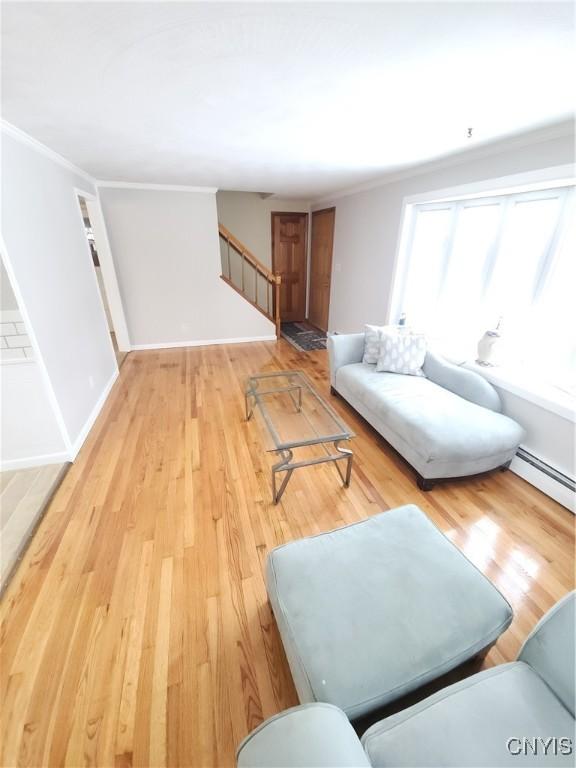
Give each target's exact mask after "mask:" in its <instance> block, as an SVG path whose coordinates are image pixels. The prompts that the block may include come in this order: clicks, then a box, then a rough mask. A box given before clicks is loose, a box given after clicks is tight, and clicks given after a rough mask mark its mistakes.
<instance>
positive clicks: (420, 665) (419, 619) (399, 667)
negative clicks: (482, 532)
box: [267, 504, 512, 718]
mask: <svg viewBox="0 0 576 768" xmlns="http://www.w3.org/2000/svg"><path fill="white" fill-rule="evenodd" d="M267 588H268V595H269V598H270V603H271V605H272V608H273V610H274V615H275V617H276V621H277V623H278V628H279V630H280V634H281V636H282V642H283V644H284V648H285V650H286V656H287V658H288V662H289V664H290V668H291V671H292V676H293V678H294V683H295V685H296V690H297V691H298V696H299V698H300V701H301V702H309V701H326V702H330V703H332V704H336V705H337V706H339V707H340V708H341V709H343V710H344V711H345V712H346V714H347V715H348V716H349V717H351V718H354V717H359V716H360V715H363V714H365V713H366V712H369V711H371V710H373V709H376V708H378V707H379V706H381V705H383V704H386V703H387V702H389V701H392V700H394V699H396V698H399V697H400V696H402V695H403V694H405V693H407V692H409V691H411V690H413V689H415V688H417V687H419V686H420V685H423V684H424V683H426V682H427V681H429V680H431V679H434V678H436V677H439V676H440V675H442V674H443V673H444V672H447V671H448V670H450V669H453V668H454V667H456V666H457V665H458V664H460V663H462V662H463V661H465V660H466V659H468V658H470V657H471V656H474V655H475V654H476V653H478V652H479V651H480V650H481V649H483V648H484V647H486V646H487V645H490V644H491V643H492V642H494V640H496V638H497V637H498V636H499V635H500V634H501V633H502V632H503V631H504V630H505V629H506V628H507V626H508V625H509V623H510V621H511V618H512V611H511V609H510V606H509V605H508V603H507V602H506V600H505V599H504V598H503V597H502V595H501V594H500V593H499V592H498V590H497V589H495V587H494V586H493V585H492V584H491V583H490V582H489V581H488V579H486V578H485V577H484V576H483V575H482V574H481V573H480V572H479V571H478V570H477V569H476V568H475V567H474V566H473V565H472V563H470V562H469V560H467V559H466V557H464V555H463V554H462V553H461V552H460V551H459V550H458V549H457V548H456V547H455V546H454V545H453V544H452V543H451V542H450V541H449V540H448V539H447V538H446V537H445V536H443V534H442V533H441V532H440V531H439V530H438V529H437V528H436V526H434V525H433V524H432V523H431V522H430V520H429V519H428V518H427V517H426V515H425V514H424V513H423V512H421V511H420V510H419V509H418V507H416V506H414V505H413V504H410V505H407V506H404V507H400V508H398V509H394V510H390V511H388V512H383V513H381V514H379V515H375V516H374V517H371V518H368V519H367V520H363V521H362V522H359V523H355V524H353V525H349V526H346V527H345V528H340V529H338V530H335V531H331V532H329V533H323V534H320V535H318V536H313V537H310V538H306V539H301V540H298V541H293V542H290V543H289V544H285V545H284V546H281V547H277V548H276V549H274V550H272V552H271V553H270V555H269V557H268V562H267Z"/></svg>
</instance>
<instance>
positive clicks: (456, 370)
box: [422, 351, 502, 413]
mask: <svg viewBox="0 0 576 768" xmlns="http://www.w3.org/2000/svg"><path fill="white" fill-rule="evenodd" d="M422 370H423V371H424V374H425V375H426V377H427V378H428V379H430V381H433V382H434V383H435V384H438V385H439V386H440V387H444V389H448V390H449V391H450V392H454V394H455V395H459V396H460V397H463V398H464V399H465V400H469V401H470V402H471V403H476V405H481V406H483V407H484V408H489V409H490V410H491V411H496V412H497V413H499V412H500V411H501V410H502V404H501V402H500V396H499V395H498V392H496V390H495V389H494V387H493V386H492V384H490V382H488V381H486V379H485V378H483V377H482V376H480V374H479V373H475V372H474V371H469V370H468V369H467V368H461V367H460V366H459V365H454V364H453V363H449V362H448V361H447V360H445V359H444V358H443V357H440V355H435V354H434V353H433V352H430V351H428V352H426V358H425V360H424V365H423V366H422Z"/></svg>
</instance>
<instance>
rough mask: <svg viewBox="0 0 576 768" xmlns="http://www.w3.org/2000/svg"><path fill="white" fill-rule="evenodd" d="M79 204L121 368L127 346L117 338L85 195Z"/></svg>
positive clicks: (109, 329) (79, 198)
mask: <svg viewBox="0 0 576 768" xmlns="http://www.w3.org/2000/svg"><path fill="white" fill-rule="evenodd" d="M78 204H79V206H80V212H81V215H82V221H83V223H84V231H85V233H86V239H87V240H88V247H89V248H90V255H91V257H92V263H93V265H94V271H95V273H96V280H97V282H98V290H99V292H100V298H101V299H102V304H103V306H104V312H105V314H106V323H107V326H108V332H109V334H110V339H111V341H112V346H113V347H114V354H115V355H116V363H117V365H118V367H119V368H120V366H121V365H122V363H123V362H124V359H125V358H126V354H127V352H126V351H125V349H123V348H121V347H124V346H125V345H124V344H122V345H121V346H120V345H119V344H118V338H117V336H116V330H115V327H114V320H113V317H112V312H111V309H110V300H109V297H108V293H107V290H106V283H105V280H104V276H103V274H102V266H101V264H100V254H99V250H98V248H97V246H96V238H95V234H94V227H93V222H92V220H91V216H90V208H89V201H88V200H87V199H86V198H85V197H84V196H83V195H81V194H79V195H78Z"/></svg>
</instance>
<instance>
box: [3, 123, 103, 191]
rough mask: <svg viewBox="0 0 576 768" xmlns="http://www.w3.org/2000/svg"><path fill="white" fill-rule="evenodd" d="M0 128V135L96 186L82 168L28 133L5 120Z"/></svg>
mask: <svg viewBox="0 0 576 768" xmlns="http://www.w3.org/2000/svg"><path fill="white" fill-rule="evenodd" d="M0 128H1V130H2V133H5V134H7V135H8V136H11V137H12V138H13V139H16V141H19V142H20V143H21V144H26V145H27V146H28V147H30V148H31V149H33V150H35V151H36V152H38V153H39V154H41V155H44V156H45V157H47V158H48V159H49V160H52V161H53V162H55V163H57V164H58V165H61V166H62V167H63V168H66V170H68V171H72V173H75V174H76V175H77V176H80V177H81V178H83V179H85V180H86V181H89V182H90V184H93V185H95V184H96V179H95V178H94V177H93V176H90V174H89V173H87V172H86V171H84V170H82V168H78V166H77V165H74V163H72V162H70V160H67V159H66V158H65V157H63V156H62V155H60V154H58V152H56V151H55V150H53V149H50V147H47V146H46V144H42V142H41V141H38V139H35V138H34V137H33V136H30V135H29V134H28V133H25V132H24V131H23V130H21V129H20V128H17V127H16V126H15V125H12V123H9V122H8V121H7V120H0Z"/></svg>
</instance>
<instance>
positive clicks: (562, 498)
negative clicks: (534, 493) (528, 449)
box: [510, 456, 576, 514]
mask: <svg viewBox="0 0 576 768" xmlns="http://www.w3.org/2000/svg"><path fill="white" fill-rule="evenodd" d="M510 469H511V470H512V472H514V473H515V474H516V475H519V476H520V477H522V478H523V479H524V480H526V482H527V483H530V485H533V486H534V487H535V488H538V490H540V491H542V493H545V494H546V496H550V498H551V499H554V501H557V502H558V504H562V506H563V507H566V509H569V510H570V512H572V513H573V514H576V497H575V495H574V493H573V492H572V491H571V490H570V488H566V486H565V485H562V483H559V482H557V481H556V480H554V478H552V477H548V475H546V474H544V472H541V471H540V470H539V469H538V468H537V467H534V466H532V465H531V464H528V463H527V462H526V461H524V460H523V459H521V458H519V457H518V456H515V457H514V458H513V459H512V464H511V465H510Z"/></svg>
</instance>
